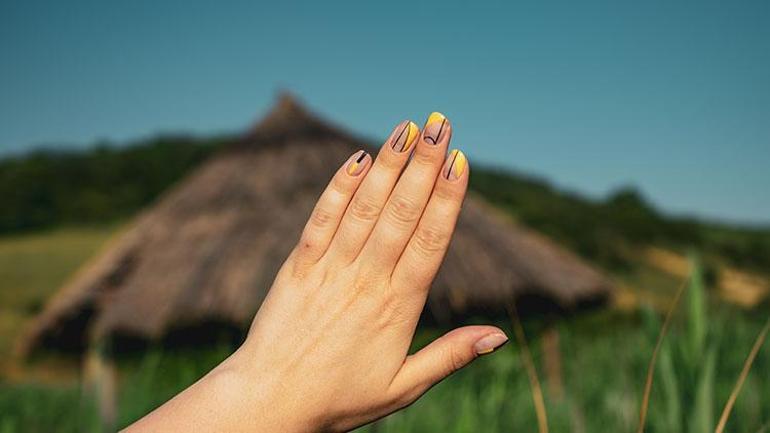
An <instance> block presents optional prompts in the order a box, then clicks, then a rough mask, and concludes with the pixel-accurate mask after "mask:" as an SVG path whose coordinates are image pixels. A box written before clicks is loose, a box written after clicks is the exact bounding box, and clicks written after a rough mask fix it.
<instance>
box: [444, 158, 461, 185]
mask: <svg viewBox="0 0 770 433" xmlns="http://www.w3.org/2000/svg"><path fill="white" fill-rule="evenodd" d="M459 154H460V152H455V157H454V158H452V163H451V164H449V167H447V169H446V178H447V180H448V179H449V175H450V174H452V167H454V165H455V161H457V155H459Z"/></svg>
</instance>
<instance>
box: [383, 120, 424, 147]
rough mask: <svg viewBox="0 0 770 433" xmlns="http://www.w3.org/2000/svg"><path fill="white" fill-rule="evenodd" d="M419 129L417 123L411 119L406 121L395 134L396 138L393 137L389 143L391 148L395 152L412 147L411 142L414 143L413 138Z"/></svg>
mask: <svg viewBox="0 0 770 433" xmlns="http://www.w3.org/2000/svg"><path fill="white" fill-rule="evenodd" d="M419 130H420V129H419V128H418V127H417V124H415V123H414V122H411V121H410V122H408V123H407V124H406V125H405V126H404V127H403V128H401V131H399V133H398V135H396V138H395V139H393V144H391V145H390V147H391V149H393V150H395V151H397V152H406V151H408V150H409V149H410V148H411V147H412V143H414V139H415V137H417V132H418V131H419Z"/></svg>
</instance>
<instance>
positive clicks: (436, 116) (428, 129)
mask: <svg viewBox="0 0 770 433" xmlns="http://www.w3.org/2000/svg"><path fill="white" fill-rule="evenodd" d="M446 123H447V120H446V117H445V116H444V115H443V114H441V113H439V112H436V111H434V112H433V113H430V116H428V121H427V122H425V128H424V130H423V133H422V137H423V139H424V140H425V141H427V142H428V143H430V144H436V143H438V142H439V140H441V135H442V134H443V133H445V132H446Z"/></svg>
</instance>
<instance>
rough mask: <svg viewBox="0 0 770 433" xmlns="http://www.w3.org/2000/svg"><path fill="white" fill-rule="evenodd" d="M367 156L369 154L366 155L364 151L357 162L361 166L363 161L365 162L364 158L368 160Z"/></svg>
mask: <svg viewBox="0 0 770 433" xmlns="http://www.w3.org/2000/svg"><path fill="white" fill-rule="evenodd" d="M366 155H367V153H366V152H364V151H363V150H362V151H361V156H359V157H358V159H357V160H356V163H359V164H360V163H361V161H363V160H364V158H366Z"/></svg>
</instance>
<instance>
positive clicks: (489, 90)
mask: <svg viewBox="0 0 770 433" xmlns="http://www.w3.org/2000/svg"><path fill="white" fill-rule="evenodd" d="M0 62H1V63H0V64H1V65H2V67H1V68H0V154H3V153H5V154H8V153H19V152H23V151H25V150H28V149H32V148H35V147H38V146H41V145H46V146H48V147H57V146H61V147H64V146H77V145H80V146H83V145H89V144H93V143H94V142H96V141H99V140H110V141H113V142H125V141H131V140H136V139H141V138H143V137H149V136H152V135H154V134H158V133H174V132H192V133H198V134H211V133H219V132H226V131H238V130H242V129H244V128H246V127H247V126H248V125H250V124H251V123H253V122H254V121H255V120H256V119H258V118H259V116H261V115H263V114H264V113H265V112H266V111H267V110H268V109H269V108H270V106H271V104H272V103H273V102H274V99H275V95H276V92H277V91H278V90H280V89H287V90H290V91H292V92H293V93H295V94H296V95H298V96H299V97H300V98H301V99H302V100H303V101H304V102H306V103H307V104H308V105H309V106H310V107H311V108H312V109H314V110H315V111H317V112H319V113H321V114H323V115H324V116H325V117H327V118H329V119H332V120H333V121H335V122H336V123H338V124H342V125H345V126H346V127H348V128H349V129H351V130H353V131H354V132H356V133H359V134H363V135H365V136H369V137H374V138H384V137H386V136H387V134H388V133H389V132H390V129H391V128H392V127H393V126H394V125H395V124H396V123H397V122H399V121H401V120H402V119H405V118H411V119H414V120H415V121H417V122H418V123H421V122H422V121H423V120H424V119H425V117H426V116H427V114H428V113H429V112H431V111H434V110H435V111H441V112H443V113H445V114H446V115H447V116H448V117H449V118H450V120H451V121H452V123H453V127H454V128H453V130H454V131H455V134H454V138H453V145H454V146H456V147H459V148H461V149H463V150H464V151H465V153H466V154H467V155H468V157H469V159H470V161H471V164H474V163H476V164H483V165H494V166H500V167H505V168H511V169H515V170H518V171H521V172H526V173H532V174H534V175H537V176H540V177H543V178H545V179H548V180H550V181H552V182H553V183H554V184H555V185H557V186H558V187H560V188H563V189H566V190H569V191H574V192H578V193H581V194H585V195H588V196H592V197H604V196H605V195H607V194H608V193H610V192H611V191H613V190H615V189H617V188H619V187H623V186H627V185H634V186H636V187H638V188H639V189H640V190H641V191H642V192H643V193H644V194H645V196H646V197H647V198H648V199H650V200H651V201H652V202H653V203H654V204H655V205H656V206H658V207H660V208H661V209H663V210H665V211H667V212H669V213H671V214H677V215H681V214H686V215H696V216H700V217H705V218H710V219H717V220H725V221H732V222H743V223H752V224H757V223H760V224H767V223H770V192H768V189H770V2H768V1H765V0H757V1H734V2H716V1H692V2H680V1H618V0H607V1H581V2H575V1H552V2H542V1H541V2H513V1H507V2H490V3H486V2H470V1H468V2H450V1H443V2H438V1H435V2H419V3H418V2H409V1H405V2H401V1H390V2H360V1H358V2H353V1H347V2H308V3H295V2H290V1H270V2H258V1H249V2H227V3H226V2H194V1H184V2H182V1H176V2H175V1H168V2H157V1H131V2H103V1H94V2H86V1H68V2H62V1H24V2H10V1H6V0H2V1H0Z"/></svg>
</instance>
